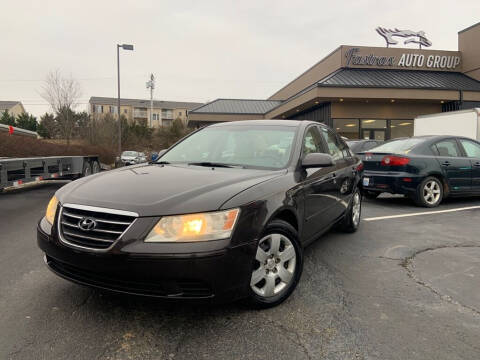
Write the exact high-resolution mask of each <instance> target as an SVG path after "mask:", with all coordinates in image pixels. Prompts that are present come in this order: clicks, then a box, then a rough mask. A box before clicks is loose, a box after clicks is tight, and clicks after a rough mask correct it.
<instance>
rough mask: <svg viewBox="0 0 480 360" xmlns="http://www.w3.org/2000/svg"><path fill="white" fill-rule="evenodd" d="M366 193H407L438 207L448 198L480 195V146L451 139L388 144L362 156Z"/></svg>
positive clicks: (414, 140)
mask: <svg viewBox="0 0 480 360" xmlns="http://www.w3.org/2000/svg"><path fill="white" fill-rule="evenodd" d="M360 155H361V157H362V158H363V163H364V166H365V173H364V178H363V189H364V193H365V195H366V196H368V197H376V196H378V195H379V194H381V193H382V192H388V193H392V194H404V195H407V196H409V197H411V198H412V199H413V200H414V201H415V202H416V203H417V204H418V205H419V206H425V207H435V206H438V205H439V204H440V203H441V202H442V199H444V198H446V197H447V196H468V195H480V143H479V142H477V141H475V140H472V139H467V138H462V137H452V136H422V137H412V138H402V139H396V140H392V141H389V142H387V143H385V144H383V145H380V146H378V147H376V148H374V149H373V150H372V151H370V152H365V153H361V154H360Z"/></svg>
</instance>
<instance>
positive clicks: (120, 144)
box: [117, 44, 122, 156]
mask: <svg viewBox="0 0 480 360" xmlns="http://www.w3.org/2000/svg"><path fill="white" fill-rule="evenodd" d="M117 86H118V89H117V90H118V91H117V115H118V156H120V155H121V154H122V121H121V120H120V45H118V44H117Z"/></svg>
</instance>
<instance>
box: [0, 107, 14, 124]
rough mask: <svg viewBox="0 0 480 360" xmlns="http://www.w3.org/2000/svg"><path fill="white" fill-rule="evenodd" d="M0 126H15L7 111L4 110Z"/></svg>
mask: <svg viewBox="0 0 480 360" xmlns="http://www.w3.org/2000/svg"><path fill="white" fill-rule="evenodd" d="M0 124H4V125H12V126H15V125H16V124H15V116H13V115H10V114H9V113H8V110H5V111H4V112H3V113H2V116H1V117H0Z"/></svg>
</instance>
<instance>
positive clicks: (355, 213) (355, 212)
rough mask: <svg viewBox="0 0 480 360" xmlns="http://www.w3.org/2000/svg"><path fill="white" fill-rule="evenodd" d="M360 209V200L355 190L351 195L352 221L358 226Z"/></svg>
mask: <svg viewBox="0 0 480 360" xmlns="http://www.w3.org/2000/svg"><path fill="white" fill-rule="evenodd" d="M361 210H362V202H361V201H360V194H359V193H358V192H356V193H355V194H354V195H353V203H352V223H353V225H355V226H358V224H359V222H360V213H361Z"/></svg>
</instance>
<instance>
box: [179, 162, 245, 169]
mask: <svg viewBox="0 0 480 360" xmlns="http://www.w3.org/2000/svg"><path fill="white" fill-rule="evenodd" d="M188 165H195V166H205V167H223V168H234V167H238V166H235V165H229V164H223V163H216V162H210V161H201V162H191V163H188Z"/></svg>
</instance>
